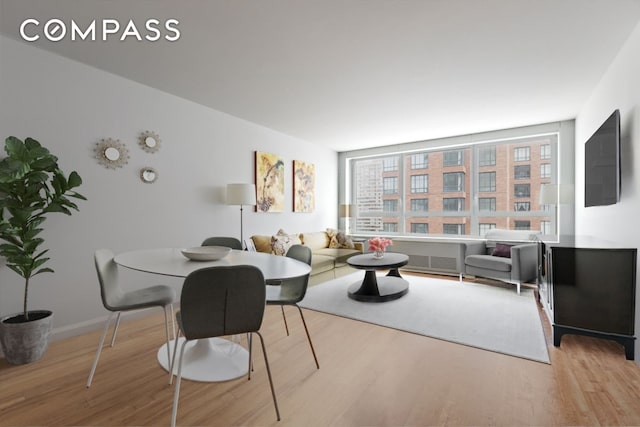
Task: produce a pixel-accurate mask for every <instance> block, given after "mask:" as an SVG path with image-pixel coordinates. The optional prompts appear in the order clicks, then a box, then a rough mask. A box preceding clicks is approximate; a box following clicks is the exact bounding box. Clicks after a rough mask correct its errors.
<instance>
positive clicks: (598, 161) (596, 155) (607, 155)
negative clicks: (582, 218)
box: [584, 110, 621, 207]
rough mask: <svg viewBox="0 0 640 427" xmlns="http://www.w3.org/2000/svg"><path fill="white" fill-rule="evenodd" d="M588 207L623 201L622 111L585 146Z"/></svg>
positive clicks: (611, 116) (617, 111)
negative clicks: (621, 166)
mask: <svg viewBox="0 0 640 427" xmlns="http://www.w3.org/2000/svg"><path fill="white" fill-rule="evenodd" d="M584 160H585V163H584V173H585V177H584V205H585V207H588V206H604V205H613V204H615V203H618V202H619V201H620V178H621V176H620V173H621V171H620V111H619V110H616V111H614V112H613V114H611V115H610V116H609V118H608V119H607V120H605V122H604V123H603V124H602V126H600V127H599V128H598V130H597V131H596V132H595V133H594V134H593V135H592V136H591V138H589V140H588V141H587V142H586V144H585V146H584Z"/></svg>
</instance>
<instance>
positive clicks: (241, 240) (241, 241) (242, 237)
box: [240, 205, 244, 249]
mask: <svg viewBox="0 0 640 427" xmlns="http://www.w3.org/2000/svg"><path fill="white" fill-rule="evenodd" d="M242 211H243V208H242V205H240V245H241V246H242V248H243V249H244V236H243V234H242V230H243V228H242Z"/></svg>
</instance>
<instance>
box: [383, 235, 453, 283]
mask: <svg viewBox="0 0 640 427" xmlns="http://www.w3.org/2000/svg"><path fill="white" fill-rule="evenodd" d="M461 244H463V243H460V242H455V241H435V242H425V241H404V240H396V239H394V240H393V245H392V246H391V247H389V249H390V250H391V252H400V253H403V254H407V255H408V256H409V262H408V264H407V265H405V266H404V267H402V268H403V269H406V270H414V271H427V272H428V271H433V272H435V273H453V274H458V273H459V272H460V271H461V266H462V263H463V262H464V260H462V259H459V258H460V257H461V255H460V245H461Z"/></svg>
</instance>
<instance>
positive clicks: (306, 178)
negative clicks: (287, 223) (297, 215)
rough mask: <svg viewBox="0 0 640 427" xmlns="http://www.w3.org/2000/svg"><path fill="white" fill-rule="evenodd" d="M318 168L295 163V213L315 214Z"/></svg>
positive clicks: (298, 161) (297, 161) (310, 164)
mask: <svg viewBox="0 0 640 427" xmlns="http://www.w3.org/2000/svg"><path fill="white" fill-rule="evenodd" d="M315 193H316V167H315V166H314V164H313V163H305V162H301V161H300V160H294V161H293V211H294V212H313V210H314V209H315V207H316V194H315Z"/></svg>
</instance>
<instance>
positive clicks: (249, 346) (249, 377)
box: [247, 332, 253, 380]
mask: <svg viewBox="0 0 640 427" xmlns="http://www.w3.org/2000/svg"><path fill="white" fill-rule="evenodd" d="M252 338H253V334H252V333H251V332H249V333H247V348H248V349H249V369H248V371H247V372H248V374H247V380H251V371H253V348H252V347H253V339H252Z"/></svg>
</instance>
